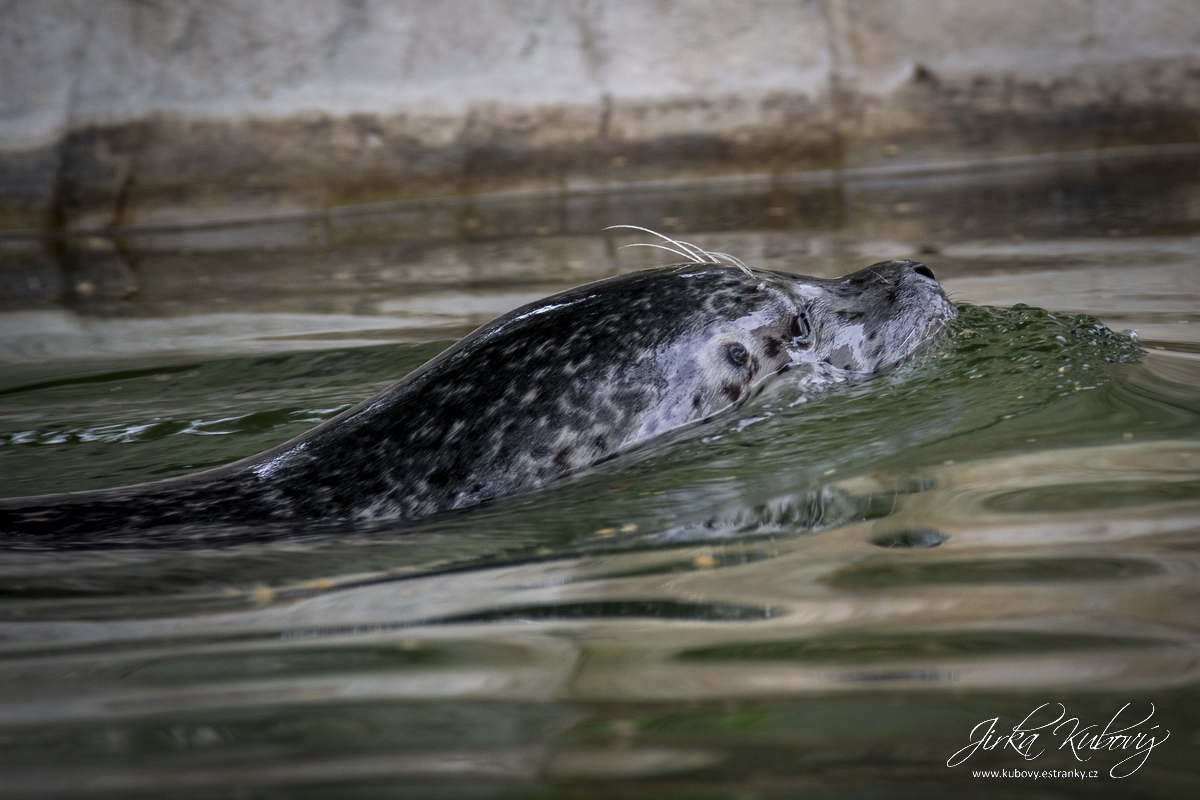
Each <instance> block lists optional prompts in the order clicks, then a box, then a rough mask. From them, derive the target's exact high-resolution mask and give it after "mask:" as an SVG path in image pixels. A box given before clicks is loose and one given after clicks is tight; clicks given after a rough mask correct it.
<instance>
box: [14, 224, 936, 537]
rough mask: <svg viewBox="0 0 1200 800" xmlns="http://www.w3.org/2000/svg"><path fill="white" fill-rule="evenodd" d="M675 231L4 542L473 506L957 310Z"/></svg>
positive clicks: (894, 274)
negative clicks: (275, 429) (255, 438)
mask: <svg viewBox="0 0 1200 800" xmlns="http://www.w3.org/2000/svg"><path fill="white" fill-rule="evenodd" d="M672 243H673V244H675V245H678V246H680V247H681V248H683V249H682V250H676V252H681V253H682V254H683V255H686V256H687V257H688V258H689V260H690V263H687V264H683V265H676V266H671V267H662V268H658V269H651V270H645V271H641V272H634V273H629V274H625V275H620V276H618V277H614V278H609V279H606V280H601V281H598V282H595V283H591V284H587V285H584V286H580V287H578V288H575V289H571V290H569V291H565V292H562V293H560V294H555V295H552V296H550V297H547V298H545V299H544V300H542V301H540V302H537V303H533V304H531V305H527V306H524V307H522V308H519V309H517V310H515V311H513V312H511V313H509V314H506V315H504V316H502V317H500V318H498V319H496V320H494V321H493V322H491V323H489V324H487V325H484V326H483V327H481V328H479V329H478V330H476V331H475V332H474V333H472V334H470V335H469V336H467V337H466V338H464V339H462V340H461V341H459V342H458V343H457V344H455V345H453V346H452V347H450V348H449V349H448V350H446V351H444V352H443V353H441V354H440V355H439V356H437V357H436V358H434V359H433V360H432V361H430V362H428V363H427V364H425V365H424V366H422V367H420V368H418V369H417V370H416V371H414V372H412V373H411V374H409V375H408V376H406V377H405V378H404V379H402V380H400V381H399V382H398V383H396V384H394V385H393V386H391V387H390V388H388V389H387V390H385V391H384V392H382V393H381V394H379V395H378V396H376V397H374V398H372V399H370V400H367V401H365V402H364V403H361V404H360V405H358V406H356V407H355V408H352V409H350V410H348V411H346V412H344V413H343V414H341V415H339V416H337V417H335V418H334V419H331V420H329V421H328V422H325V423H324V424H322V425H320V426H318V427H316V428H315V429H313V430H312V431H309V432H308V433H306V434H304V435H301V436H299V437H298V438H296V439H293V440H291V441H289V442H286V443H284V444H282V445H279V446H278V447H275V448H274V449H272V450H269V451H267V452H265V453H262V454H260V455H258V456H254V457H251V458H248V459H244V460H242V461H239V462H235V463H233V464H229V465H227V466H224V467H220V468H217V469H214V470H209V471H207V472H202V473H197V474H195V475H191V476H185V477H182V478H174V479H169V480H164V481H158V482H154V483H145V484H139V485H136V486H130V487H123V488H119V489H109V490H100V491H91V492H79V493H70V494H60V495H46V496H40V497H36V498H24V499H15V500H7V501H3V502H0V532H2V533H3V534H4V536H3V537H0V541H3V539H5V538H7V539H9V541H13V540H14V537H15V538H16V539H21V538H24V537H26V536H34V537H36V538H38V539H49V540H53V539H56V538H60V539H61V538H63V537H70V536H72V535H75V534H82V533H91V534H95V533H103V532H105V531H109V532H112V533H114V534H118V533H119V532H127V531H142V530H146V529H150V528H157V527H159V526H173V525H181V524H202V525H203V524H251V525H257V524H261V523H273V522H296V521H302V520H393V519H394V520H413V519H417V518H421V517H427V516H429V515H432V514H437V513H440V512H445V511H451V510H454V509H462V508H467V507H469V506H474V505H478V504H480V503H484V502H487V501H490V500H494V499H497V498H503V497H508V496H511V495H517V494H523V493H527V492H530V491H533V490H537V489H540V488H542V487H545V486H548V485H550V484H552V483H554V482H556V481H559V480H561V479H562V478H564V477H565V476H568V475H572V474H576V473H579V472H581V471H583V470H585V469H587V468H589V467H591V466H594V465H596V464H598V463H600V462H602V461H606V460H608V459H610V458H613V457H614V456H617V455H619V454H622V453H625V452H627V451H630V450H631V449H633V448H636V447H638V446H639V445H641V444H643V443H645V442H647V441H649V440H651V439H654V438H656V437H659V436H661V435H663V434H666V433H668V432H671V431H676V430H679V429H681V428H683V427H685V426H689V425H693V424H695V423H699V422H702V421H704V420H708V419H710V418H712V417H713V416H715V415H718V414H723V413H726V412H729V411H730V410H732V409H736V408H738V407H739V406H741V405H743V404H744V403H746V402H747V401H748V400H749V399H750V398H751V397H753V396H754V395H756V394H757V393H758V392H759V391H761V390H762V389H763V387H764V386H765V385H766V384H767V382H768V381H770V380H771V379H772V377H773V376H776V375H779V374H780V373H782V372H785V371H787V370H789V369H797V368H805V369H807V370H808V371H809V373H810V374H811V375H812V376H818V377H819V380H821V381H826V382H833V381H839V380H845V379H846V378H851V377H856V376H866V375H870V374H873V373H877V372H880V371H883V370H886V369H888V368H890V367H892V366H893V365H896V364H898V363H899V362H901V361H903V360H904V359H906V358H907V357H908V356H910V355H911V354H912V353H913V352H915V351H916V350H917V349H918V348H920V347H921V346H922V345H924V344H925V343H926V342H928V341H929V340H930V339H932V338H933V337H934V336H935V335H936V333H937V332H938V331H939V330H941V329H942V328H943V326H944V325H945V324H946V323H947V322H948V321H949V320H951V319H953V317H954V315H955V311H954V307H953V306H952V305H951V304H950V302H949V301H948V300H947V298H946V295H945V292H944V290H943V289H942V286H941V284H939V283H938V282H937V281H936V280H935V279H934V276H933V272H932V271H930V269H929V268H928V267H926V266H925V265H924V264H921V263H919V262H914V261H885V262H881V263H878V264H873V265H871V266H869V267H866V268H865V269H862V270H859V271H858V272H855V273H853V274H850V275H847V276H845V277H843V278H838V279H834V280H822V279H818V278H810V277H804V276H800V275H793V274H789V273H784V272H772V271H766V270H759V269H750V268H748V267H746V266H745V265H744V264H741V262H738V261H737V260H736V259H732V257H730V256H725V255H724V254H714V253H709V252H707V251H701V250H699V248H695V247H694V246H689V245H686V244H684V243H679V242H674V241H673V240H672ZM667 249H672V250H675V248H667ZM731 262H732V263H731Z"/></svg>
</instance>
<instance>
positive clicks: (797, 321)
mask: <svg viewBox="0 0 1200 800" xmlns="http://www.w3.org/2000/svg"><path fill="white" fill-rule="evenodd" d="M791 334H792V344H796V345H801V346H804V347H807V346H808V345H810V344H812V326H811V325H809V324H808V315H807V314H804V313H803V312H801V313H799V314H797V315H796V316H795V317H793V318H792V330H791Z"/></svg>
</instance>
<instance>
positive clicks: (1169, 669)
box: [0, 153, 1200, 798]
mask: <svg viewBox="0 0 1200 800" xmlns="http://www.w3.org/2000/svg"><path fill="white" fill-rule="evenodd" d="M472 221H473V222H472ZM615 222H628V223H633V224H645V225H649V226H653V227H660V228H669V229H671V230H672V231H676V232H680V233H681V235H684V234H686V236H687V238H690V239H693V240H695V241H697V242H698V243H700V244H702V245H704V246H705V247H708V248H712V249H717V250H724V251H726V252H731V253H734V254H736V255H738V256H740V257H742V258H743V259H745V260H747V261H748V262H750V263H752V264H755V265H758V266H765V267H770V268H787V269H791V270H794V271H799V272H805V273H808V274H816V275H821V276H829V275H834V274H839V273H840V272H844V271H849V270H850V269H854V268H857V267H859V266H862V265H864V264H865V263H869V261H868V259H872V258H883V257H898V256H914V255H918V256H919V257H920V258H922V259H923V260H925V261H926V262H927V263H928V264H929V265H930V266H931V267H932V268H933V269H934V270H935V272H937V273H938V276H939V278H942V279H943V280H944V282H945V283H946V285H947V287H948V289H949V290H950V291H952V292H953V293H954V295H955V297H956V299H957V300H958V301H959V302H961V303H963V305H962V307H961V308H960V311H961V315H960V319H959V321H958V322H957V323H956V324H955V326H954V328H953V329H952V330H951V331H950V332H949V335H948V337H947V339H946V341H945V342H944V343H943V345H942V346H941V347H940V348H938V349H936V350H933V351H931V352H929V353H926V354H925V355H923V356H922V357H921V358H919V359H917V360H915V361H914V362H912V363H910V364H907V365H905V366H904V367H902V368H901V369H899V370H897V371H895V372H894V373H892V374H890V375H887V376H883V377H880V378H876V379H874V380H871V381H868V382H865V383H862V384H860V385H856V386H848V387H843V388H841V389H839V390H837V391H834V392H830V393H828V394H824V395H820V396H806V395H804V394H803V393H801V392H799V391H798V390H797V389H796V387H794V386H790V385H788V384H787V383H786V381H784V382H780V384H779V385H777V386H776V387H775V388H774V389H773V390H772V391H770V392H768V393H767V394H766V395H765V396H764V397H763V398H761V399H760V400H759V401H758V402H757V403H756V404H755V405H753V406H751V407H748V408H747V409H745V410H744V411H743V412H742V413H740V414H739V415H737V416H733V417H729V418H724V419H720V420H718V421H716V422H714V423H713V424H711V425H709V426H706V427H702V428H698V429H694V430H692V431H689V432H687V433H686V434H685V435H682V436H679V437H675V438H673V439H671V440H669V441H665V442H662V443H660V444H658V445H657V446H655V447H652V448H647V449H645V450H644V451H641V452H639V453H637V454H635V455H634V456H632V457H629V458H625V459H620V460H617V461H616V462H613V463H612V464H609V465H606V466H605V467H604V468H603V469H599V470H597V471H595V472H593V473H591V474H589V475H585V476H582V477H580V478H578V479H577V480H573V481H571V482H569V483H567V484H565V485H563V486H561V487H558V488H556V489H554V490H552V491H546V492H542V493H540V494H537V495H533V496H530V497H524V498H517V499H514V500H510V501H507V502H502V503H497V504H494V505H492V506H488V507H484V508H479V509H474V510H470V511H467V512H464V513H461V514H456V515H453V516H451V517H448V518H443V519H439V520H436V521H433V522H425V523H419V524H415V525H408V526H403V527H400V526H386V525H385V526H378V527H374V528H369V529H363V528H359V529H345V528H337V527H312V528H306V529H298V528H268V529H263V530H257V531H244V530H242V531H236V532H228V533H227V534H225V535H217V534H215V533H213V532H209V533H207V534H203V535H199V534H196V533H195V532H187V531H182V532H177V533H176V534H174V535H172V534H171V533H170V532H168V533H164V534H162V535H160V536H158V538H156V539H155V540H154V541H148V540H146V539H145V538H139V537H138V536H130V537H125V538H123V537H114V538H112V539H109V540H106V541H104V542H101V543H97V542H94V541H91V542H89V541H76V542H67V543H63V544H62V545H60V546H59V547H58V548H57V549H54V550H48V549H46V548H44V547H39V546H37V543H31V542H11V541H10V542H9V543H7V546H6V548H5V550H4V551H3V552H0V775H2V776H3V780H0V797H2V796H13V797H30V796H32V797H40V796H86V797H110V796H111V797H130V796H149V797H159V796H172V797H255V798H257V797H328V796H337V797H392V796H403V797H408V796H435V797H461V796H472V797H475V796H489V797H581V798H582V797H596V798H602V797H604V798H606V797H612V796H618V795H619V796H622V797H625V796H628V797H655V798H658V797H688V798H692V797H704V798H707V797H713V798H717V797H720V798H727V797H737V798H775V797H779V798H784V797H787V798H790V797H796V796H799V795H802V794H807V795H813V796H818V797H825V796H828V797H879V796H887V797H910V796H911V797H930V796H943V795H950V794H954V795H959V794H962V793H963V792H964V791H967V792H970V793H971V794H972V795H976V796H984V797H991V796H995V797H1000V796H1010V795H1013V794H1016V793H1018V792H1020V793H1022V794H1025V793H1030V792H1034V791H1037V792H1042V793H1043V795H1045V796H1079V797H1089V798H1093V797H1098V796H1099V797H1104V796H1110V795H1111V796H1122V797H1123V796H1130V795H1133V796H1146V797H1181V796H1189V795H1190V793H1191V791H1192V790H1193V789H1194V785H1195V781H1196V778H1197V775H1196V769H1197V768H1196V766H1195V762H1194V758H1192V757H1191V754H1192V752H1193V751H1194V747H1195V745H1196V743H1197V741H1198V739H1197V736H1200V734H1198V733H1197V731H1200V704H1198V703H1197V699H1198V694H1197V688H1196V686H1197V677H1198V672H1200V638H1198V636H1197V633H1196V631H1197V630H1198V629H1200V625H1198V623H1200V616H1198V612H1197V611H1196V609H1197V607H1198V606H1197V600H1198V599H1200V584H1198V583H1197V577H1196V576H1197V567H1198V563H1197V558H1196V553H1197V550H1198V544H1197V541H1198V540H1197V529H1198V527H1200V360H1197V354H1198V353H1200V330H1198V329H1197V326H1198V325H1200V314H1197V312H1196V309H1197V308H1200V304H1198V302H1197V301H1198V299H1200V162H1197V161H1196V160H1194V158H1193V157H1192V156H1190V155H1188V154H1186V153H1185V154H1182V155H1180V154H1162V153H1160V154H1149V155H1147V154H1138V155H1137V156H1136V157H1129V156H1127V157H1119V156H1117V155H1113V154H1105V155H1099V156H1097V155H1092V156H1088V157H1086V158H1085V157H1080V158H1077V159H1075V160H1074V161H1070V162H1069V163H1059V164H1057V165H1049V166H1048V165H1046V164H1042V163H1024V164H1022V163H1017V164H1012V165H1008V166H1002V167H1001V168H991V169H987V170H976V171H971V172H963V173H954V174H949V175H892V176H883V175H863V176H857V177H854V178H852V179H844V180H842V181H833V182H832V183H828V184H824V183H820V182H812V181H808V182H805V181H793V182H787V181H774V182H770V181H759V182H755V181H746V182H744V183H740V184H733V185H711V184H709V185H690V186H689V185H681V186H666V187H658V188H656V189H653V190H649V189H647V190H643V191H640V192H626V193H620V194H608V195H601V194H579V195H571V196H567V197H565V198H564V197H557V198H547V197H544V196H524V197H516V196H515V197H509V198H507V199H503V198H502V199H499V200H495V201H492V202H491V203H490V204H489V203H482V202H477V203H475V204H466V203H458V204H455V203H446V204H442V205H437V204H433V205H427V206H421V207H409V206H404V207H390V208H381V209H374V210H370V211H369V212H364V213H361V214H358V215H342V216H333V217H328V218H296V219H284V220H276V221H268V222H262V223H257V224H255V225H230V226H216V227H213V228H208V229H179V230H141V231H126V232H124V234H123V236H122V238H121V239H120V240H119V242H118V245H119V246H117V247H113V246H111V245H110V244H108V243H106V242H103V241H101V242H93V243H84V244H83V245H80V247H79V250H78V252H74V251H72V252H68V253H67V255H66V256H65V257H64V256H61V255H59V256H55V258H58V259H59V260H57V261H55V260H54V259H52V258H51V257H50V256H49V255H45V254H43V253H41V252H40V251H37V250H36V249H28V248H27V249H25V250H19V249H17V255H16V256H13V257H12V258H11V259H10V260H9V261H8V262H5V263H7V264H9V266H8V268H7V269H8V272H7V273H6V274H7V275H9V277H10V278H12V276H13V275H16V276H17V277H16V278H12V280H11V281H10V284H11V285H15V286H17V287H18V289H19V288H20V287H25V289H26V290H27V293H26V295H24V296H22V297H21V298H19V302H18V300H14V301H13V303H12V305H11V306H10V307H9V309H8V310H7V311H6V312H2V313H0V358H2V359H3V361H4V367H3V372H2V373H0V475H2V476H3V484H2V487H0V488H2V492H3V494H4V495H9V496H12V495H22V494H32V493H38V492H47V491H62V490H70V489H86V488H95V487H100V486H110V485H120V484H127V483H132V482H136V481H143V480H152V479H155V478H159V477H166V476H168V475H176V474H185V473H187V472H191V471H195V470H198V469H203V468H206V467H210V466H214V465H217V464H221V463H225V462H227V461H230V460H233V459H236V458H239V457H242V456H245V455H249V454H252V453H256V452H259V451H261V450H263V449H265V448H266V447H268V446H270V445H272V444H275V443H277V442H280V441H282V440H285V439H287V438H289V437H291V436H293V435H295V434H297V433H299V432H301V431H303V430H306V429H308V428H309V427H311V426H312V425H314V424H316V423H317V422H319V421H321V420H323V419H327V418H329V417H331V416H333V415H335V414H337V413H338V412H339V411H341V410H342V409H344V408H346V407H348V406H349V405H350V404H353V403H356V402H358V401H359V400H361V399H363V398H365V397H368V396H370V395H372V394H373V393H375V392H377V391H378V390H380V389H381V388H383V387H384V386H386V385H387V384H389V383H390V382H392V381H393V380H395V379H396V378H398V377H399V376H401V375H402V374H404V373H405V372H407V371H408V370H411V369H413V368H415V367H416V366H418V365H419V364H421V363H423V362H424V361H426V360H427V359H429V358H430V357H432V356H433V355H434V354H436V353H437V352H438V351H439V350H440V349H441V348H443V347H445V346H446V345H447V344H449V342H451V341H453V339H454V337H456V336H458V335H461V334H462V333H463V332H465V331H466V330H469V329H470V327H471V326H472V325H475V324H479V323H480V322H482V321H484V320H486V319H487V318H489V317H490V316H493V315H494V314H496V313H500V312H501V311H503V310H505V309H507V308H509V307H512V306H514V305H517V304H520V303H521V302H525V301H526V300H527V299H531V298H533V297H537V296H540V295H541V294H544V293H546V292H549V291H552V290H554V289H556V288H558V287H560V286H565V285H569V284H572V283H577V282H579V281H582V280H587V279H592V278H596V277H600V276H602V275H605V274H611V273H614V272H616V271H619V270H622V269H632V268H636V267H637V266H641V265H644V264H650V263H654V258H655V257H654V256H653V255H652V254H650V253H644V252H639V251H638V250H625V251H621V250H618V249H617V247H616V246H617V245H619V244H621V243H623V242H625V241H627V240H626V239H625V238H617V239H608V238H606V237H604V236H601V235H598V234H597V233H596V231H598V230H599V229H600V228H602V227H603V226H604V225H605V224H611V223H615ZM14 248H15V246H14ZM22 270H23V271H22ZM33 279H36V280H33ZM34 283H36V284H37V286H38V287H40V288H38V289H36V290H35V289H32V288H29V287H31V286H32V285H33V284H34ZM47 287H49V288H47ZM54 287H57V288H54ZM63 287H65V299H64V300H62V301H56V300H53V299H52V298H51V290H53V291H60V290H63ZM14 291H15V290H14ZM38 292H43V294H41V295H39V294H38ZM1022 303H1023V304H1028V305H1017V304H1022ZM1047 309H1048V310H1047ZM1124 329H1133V330H1136V331H1137V332H1138V334H1139V340H1138V342H1137V344H1135V343H1134V342H1133V340H1132V339H1131V338H1129V337H1128V336H1126V335H1123V334H1121V333H1120V331H1122V330H1124ZM1114 331H1116V332H1114ZM1044 704H1050V705H1048V706H1045V707H1043V708H1042V709H1041V710H1040V711H1037V712H1036V713H1033V716H1032V717H1030V721H1029V722H1027V727H1033V726H1037V725H1041V724H1042V723H1049V722H1051V721H1053V720H1054V719H1055V717H1056V716H1057V715H1058V714H1059V713H1060V712H1059V710H1058V709H1059V706H1058V705H1057V704H1062V707H1063V708H1065V710H1066V715H1065V717H1066V718H1067V719H1069V718H1077V719H1078V720H1080V721H1081V722H1080V723H1079V726H1080V727H1082V726H1086V725H1092V724H1095V725H1097V726H1098V728H1097V729H1096V731H1093V732H1098V731H1099V730H1100V729H1102V728H1103V727H1104V726H1105V724H1106V723H1109V722H1110V720H1112V719H1113V718H1114V716H1116V718H1117V720H1118V721H1119V722H1120V724H1119V725H1112V726H1110V727H1125V726H1132V730H1131V733H1130V735H1132V734H1134V733H1137V732H1139V731H1141V732H1144V734H1145V736H1150V735H1154V736H1156V737H1157V739H1156V740H1155V741H1156V742H1158V743H1156V744H1155V746H1154V747H1152V748H1151V750H1150V751H1149V752H1148V753H1147V754H1146V755H1145V757H1144V764H1142V765H1140V767H1139V768H1137V769H1136V771H1134V772H1133V774H1132V775H1130V776H1129V777H1126V778H1121V779H1117V778H1114V777H1111V776H1110V774H1109V773H1110V770H1112V769H1114V766H1115V765H1117V764H1118V762H1120V761H1122V759H1124V758H1127V757H1128V756H1129V755H1131V754H1134V753H1136V752H1137V751H1136V750H1135V749H1134V746H1133V745H1130V746H1129V747H1127V748H1126V749H1125V750H1120V751H1119V752H1118V750H1112V749H1109V750H1101V751H1094V750H1080V751H1079V755H1078V756H1076V755H1075V754H1074V753H1073V752H1072V750H1071V748H1070V745H1069V744H1068V746H1067V747H1066V748H1065V749H1063V748H1060V745H1062V744H1063V741H1064V737H1065V736H1066V735H1067V734H1068V733H1069V729H1066V730H1061V729H1060V730H1059V732H1058V733H1054V731H1053V730H1052V728H1050V727H1045V728H1041V729H1040V737H1041V738H1040V740H1039V742H1038V743H1037V747H1035V748H1032V749H1029V748H1027V749H1026V750H1025V751H1024V752H1018V750H1017V749H1014V748H1012V747H1005V746H1004V745H1001V746H1000V747H997V748H995V749H993V750H984V749H982V748H981V749H980V750H979V751H978V752H976V753H975V754H974V755H970V757H969V758H968V759H967V760H966V761H964V762H963V763H961V764H959V765H958V766H954V767H949V766H947V762H948V761H951V760H952V756H953V755H954V754H955V753H956V752H958V751H961V750H962V748H964V747H966V746H968V745H969V744H970V742H971V736H972V730H973V729H975V726H976V725H978V724H979V723H981V722H984V721H985V720H990V719H992V718H998V723H997V735H999V734H1003V733H1008V732H1011V730H1012V728H1013V726H1014V725H1017V724H1019V723H1021V722H1022V720H1024V719H1026V717H1029V716H1030V715H1031V712H1035V709H1038V708H1039V707H1041V706H1043V705H1044ZM1126 704H1129V705H1128V707H1125V706H1126ZM1151 704H1153V706H1152V705H1151ZM1123 707H1124V710H1122V709H1123ZM1151 707H1153V709H1154V716H1153V717H1152V718H1151V719H1149V720H1147V721H1146V722H1144V723H1142V724H1141V725H1140V726H1133V723H1137V722H1138V721H1139V720H1142V719H1143V718H1144V717H1146V716H1147V715H1148V714H1149V713H1150V710H1151ZM1153 725H1158V726H1159V727H1158V728H1152V727H1151V726H1153ZM986 727H987V725H986V723H985V724H984V726H983V728H980V729H977V730H976V733H977V734H981V732H982V731H984V730H985V729H986ZM1167 731H1169V739H1167V740H1166V741H1165V742H1161V741H1160V740H1161V739H1162V738H1163V737H1164V736H1166V735H1168V734H1166V733H1165V732H1167ZM1018 738H1019V737H1018ZM1075 741H1076V742H1077V743H1079V742H1081V741H1083V740H1082V738H1080V737H1077V738H1076V740H1075ZM1140 741H1141V742H1142V744H1143V745H1144V744H1145V742H1146V739H1145V738H1143V739H1142V740H1140ZM1109 743H1110V744H1111V742H1109ZM1043 748H1044V749H1045V752H1044V753H1042V754H1041V755H1038V756H1037V757H1036V758H1027V756H1030V755H1031V754H1033V753H1035V752H1038V751H1040V750H1042V749H1043ZM1118 749H1119V748H1118ZM1083 758H1090V760H1088V761H1083V760H1080V759H1083ZM1138 760H1139V761H1141V760H1143V759H1142V758H1140V757H1139V759H1138ZM1134 765H1135V762H1127V763H1126V764H1125V765H1124V767H1123V768H1117V771H1118V772H1120V771H1121V770H1122V769H1124V770H1126V771H1127V770H1129V769H1130V768H1131V767H1132V766H1134ZM993 768H994V769H1006V770H1014V769H1019V770H1038V771H1041V770H1072V769H1082V770H1084V772H1085V775H1086V772H1087V771H1088V770H1096V771H1097V772H1098V776H1099V777H1096V778H1089V777H1084V778H1062V777H1042V778H1039V779H1038V780H1036V781H1034V780H1033V779H1032V778H983V777H979V778H973V777H971V771H972V770H980V769H993Z"/></svg>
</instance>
